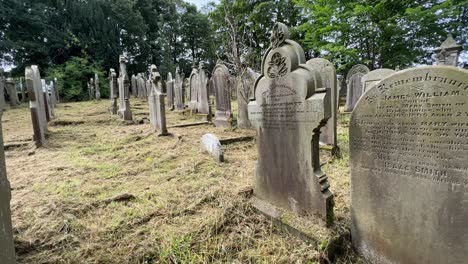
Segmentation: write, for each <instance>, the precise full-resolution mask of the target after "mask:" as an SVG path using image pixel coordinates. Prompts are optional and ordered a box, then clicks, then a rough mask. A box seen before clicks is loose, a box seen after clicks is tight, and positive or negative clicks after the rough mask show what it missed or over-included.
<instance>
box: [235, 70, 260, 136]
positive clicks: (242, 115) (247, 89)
mask: <svg viewBox="0 0 468 264" xmlns="http://www.w3.org/2000/svg"><path fill="white" fill-rule="evenodd" d="M258 77H260V73H257V72H255V71H254V70H252V69H251V68H245V69H244V70H242V71H241V73H240V79H241V81H240V82H238V83H240V84H241V85H242V87H239V88H237V87H236V88H234V89H236V90H237V91H236V92H237V105H238V110H237V126H238V127H240V128H250V127H251V124H250V120H249V111H248V107H247V106H248V104H249V100H250V98H253V97H254V86H255V81H257V79H258Z"/></svg>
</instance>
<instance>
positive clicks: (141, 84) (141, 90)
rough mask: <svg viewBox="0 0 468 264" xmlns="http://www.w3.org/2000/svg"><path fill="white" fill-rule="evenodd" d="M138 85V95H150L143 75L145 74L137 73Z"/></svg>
mask: <svg viewBox="0 0 468 264" xmlns="http://www.w3.org/2000/svg"><path fill="white" fill-rule="evenodd" d="M137 85H138V97H139V98H146V97H148V96H147V94H146V80H145V79H144V77H143V74H141V73H138V74H137Z"/></svg>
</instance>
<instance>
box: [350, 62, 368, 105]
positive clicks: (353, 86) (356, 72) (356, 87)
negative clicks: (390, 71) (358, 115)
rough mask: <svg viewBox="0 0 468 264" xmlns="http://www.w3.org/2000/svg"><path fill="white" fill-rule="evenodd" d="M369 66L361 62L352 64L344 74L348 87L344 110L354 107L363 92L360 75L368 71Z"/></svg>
mask: <svg viewBox="0 0 468 264" xmlns="http://www.w3.org/2000/svg"><path fill="white" fill-rule="evenodd" d="M369 71H370V70H369V68H367V66H365V65H362V64H357V65H354V66H353V67H352V68H351V70H349V71H348V74H347V75H346V84H347V85H348V86H347V87H348V89H347V92H346V105H345V109H344V110H345V112H351V111H353V109H354V106H355V105H356V103H357V101H358V100H359V98H361V95H362V94H363V87H362V80H361V79H362V77H363V76H364V75H366V74H367V73H368V72H369Z"/></svg>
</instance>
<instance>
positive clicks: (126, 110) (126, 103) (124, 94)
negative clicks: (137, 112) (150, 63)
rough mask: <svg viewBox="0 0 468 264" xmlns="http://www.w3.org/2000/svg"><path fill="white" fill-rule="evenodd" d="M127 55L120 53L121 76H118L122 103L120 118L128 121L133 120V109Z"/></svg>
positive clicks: (119, 112)
mask: <svg viewBox="0 0 468 264" xmlns="http://www.w3.org/2000/svg"><path fill="white" fill-rule="evenodd" d="M127 62H128V59H127V56H125V55H120V57H119V63H120V69H119V78H118V85H119V97H120V105H119V111H118V115H119V116H120V118H122V119H123V120H126V121H131V120H133V118H132V111H131V110H130V91H129V86H130V83H129V79H128V74H127Z"/></svg>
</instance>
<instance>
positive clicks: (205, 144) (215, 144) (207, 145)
mask: <svg viewBox="0 0 468 264" xmlns="http://www.w3.org/2000/svg"><path fill="white" fill-rule="evenodd" d="M200 147H201V149H202V150H204V151H206V152H208V153H209V154H210V156H211V157H212V158H213V159H214V160H215V161H216V162H218V163H221V162H224V150H223V146H221V142H219V139H218V138H217V137H216V136H215V135H213V134H205V135H203V136H202V138H201V144H200Z"/></svg>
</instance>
